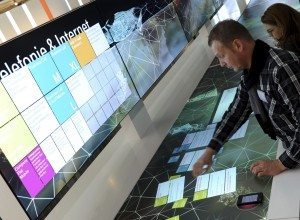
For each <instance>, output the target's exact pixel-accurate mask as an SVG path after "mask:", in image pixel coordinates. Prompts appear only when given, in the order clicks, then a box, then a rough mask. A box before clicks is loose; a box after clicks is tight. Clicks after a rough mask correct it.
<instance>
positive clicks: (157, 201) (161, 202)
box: [154, 196, 168, 207]
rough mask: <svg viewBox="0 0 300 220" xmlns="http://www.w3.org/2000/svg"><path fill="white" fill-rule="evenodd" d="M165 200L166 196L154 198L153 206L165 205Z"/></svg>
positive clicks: (166, 199)
mask: <svg viewBox="0 0 300 220" xmlns="http://www.w3.org/2000/svg"><path fill="white" fill-rule="evenodd" d="M167 201H168V196H164V197H161V198H156V199H155V202H154V207H158V206H162V205H165V204H167Z"/></svg>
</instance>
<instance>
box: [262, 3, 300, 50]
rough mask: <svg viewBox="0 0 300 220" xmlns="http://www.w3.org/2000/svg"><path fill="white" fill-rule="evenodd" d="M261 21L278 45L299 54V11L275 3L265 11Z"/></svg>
mask: <svg viewBox="0 0 300 220" xmlns="http://www.w3.org/2000/svg"><path fill="white" fill-rule="evenodd" d="M261 21H262V23H263V24H264V25H265V27H266V29H267V32H268V33H269V34H270V35H271V37H273V38H274V39H275V40H276V41H277V46H278V47H280V48H282V49H284V50H289V51H293V52H295V53H298V54H300V12H298V11H297V10H295V9H293V8H292V7H290V6H288V5H285V4H282V3H276V4H274V5H271V6H270V7H269V8H268V9H267V10H266V11H265V13H264V14H263V16H262V17H261Z"/></svg>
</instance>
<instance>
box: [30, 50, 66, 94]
mask: <svg viewBox="0 0 300 220" xmlns="http://www.w3.org/2000/svg"><path fill="white" fill-rule="evenodd" d="M28 67H29V70H30V72H31V73H32V75H33V77H34V79H35V81H36V82H37V84H38V86H39V87H40V89H41V90H42V93H43V94H44V95H45V94H47V93H48V92H50V91H51V90H52V89H54V88H55V87H56V86H58V85H59V84H60V83H62V82H63V79H62V76H61V75H60V73H59V71H58V69H57V67H56V65H55V63H54V61H53V60H52V58H51V56H50V53H47V54H45V55H44V56H42V57H40V58H38V59H37V60H35V61H33V62H31V63H30V64H29V65H28Z"/></svg>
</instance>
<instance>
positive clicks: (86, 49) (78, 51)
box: [69, 33, 96, 67]
mask: <svg viewBox="0 0 300 220" xmlns="http://www.w3.org/2000/svg"><path fill="white" fill-rule="evenodd" d="M69 42H70V45H71V47H72V49H73V51H74V54H75V56H76V57H77V60H78V62H79V63H80V65H81V66H82V67H83V66H85V65H87V64H88V63H90V62H91V61H92V60H93V59H95V58H96V54H95V52H94V50H93V48H92V45H91V44H90V42H89V39H88V38H87V36H86V34H85V33H80V34H78V35H77V36H75V37H73V38H72V39H71V40H70V41H69Z"/></svg>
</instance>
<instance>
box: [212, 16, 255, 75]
mask: <svg viewBox="0 0 300 220" xmlns="http://www.w3.org/2000/svg"><path fill="white" fill-rule="evenodd" d="M208 45H209V46H210V47H211V48H212V50H213V52H214V54H215V55H216V57H217V58H218V59H219V61H220V64H221V66H226V67H228V68H231V69H234V71H238V70H243V69H249V68H250V65H251V59H252V52H253V48H254V45H255V42H254V40H253V38H252V36H251V35H250V33H249V31H248V30H247V29H246V28H245V27H244V26H243V25H241V24H240V23H238V22H237V21H234V20H225V21H221V22H219V23H218V24H216V25H215V26H214V28H213V29H212V30H211V32H210V34H209V36H208Z"/></svg>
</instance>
